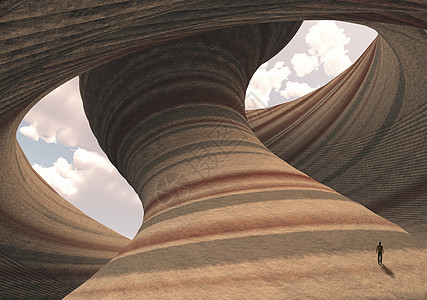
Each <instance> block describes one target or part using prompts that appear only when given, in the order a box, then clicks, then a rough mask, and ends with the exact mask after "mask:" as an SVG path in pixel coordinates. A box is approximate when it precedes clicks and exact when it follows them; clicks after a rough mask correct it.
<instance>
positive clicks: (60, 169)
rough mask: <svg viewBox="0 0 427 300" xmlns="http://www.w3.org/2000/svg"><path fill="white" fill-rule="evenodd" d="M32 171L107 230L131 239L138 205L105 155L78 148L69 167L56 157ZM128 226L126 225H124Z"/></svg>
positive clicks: (123, 180)
mask: <svg viewBox="0 0 427 300" xmlns="http://www.w3.org/2000/svg"><path fill="white" fill-rule="evenodd" d="M33 168H34V170H35V171H36V172H37V173H39V175H40V176H42V177H43V178H44V180H46V182H47V183H49V184H50V185H51V186H52V187H53V188H54V189H55V190H56V191H57V192H58V193H59V194H60V195H61V196H63V197H64V198H66V199H67V200H68V201H69V202H71V203H72V204H73V205H75V206H76V207H77V208H79V209H81V210H82V211H84V212H85V213H86V214H88V215H89V216H91V217H92V218H94V219H95V220H98V221H99V222H101V223H103V224H105V225H106V226H109V227H110V228H112V229H114V230H116V231H118V232H120V233H122V234H125V235H126V236H128V237H133V235H134V234H135V233H136V231H137V229H138V227H139V226H140V224H141V220H142V217H141V212H142V206H141V202H140V200H139V198H138V196H137V195H136V193H135V191H134V190H133V189H132V188H131V187H130V186H129V184H128V183H127V182H126V180H125V179H124V178H123V177H122V176H121V175H120V174H119V173H118V172H117V170H116V169H115V168H114V166H113V165H112V164H111V163H110V162H109V160H108V159H107V157H105V155H101V154H99V153H97V152H94V151H88V150H86V149H82V148H78V149H77V150H76V151H75V152H74V155H73V162H72V163H71V164H70V163H68V162H67V161H66V160H65V159H64V158H62V157H59V158H58V159H57V160H56V162H55V163H54V164H53V165H52V166H50V167H43V166H40V165H38V164H34V165H33ZM126 223H128V225H126Z"/></svg>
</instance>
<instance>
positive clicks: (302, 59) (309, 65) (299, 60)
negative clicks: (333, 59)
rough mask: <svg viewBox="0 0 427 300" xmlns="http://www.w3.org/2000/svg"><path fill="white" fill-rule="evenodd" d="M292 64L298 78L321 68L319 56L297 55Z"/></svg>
mask: <svg viewBox="0 0 427 300" xmlns="http://www.w3.org/2000/svg"><path fill="white" fill-rule="evenodd" d="M291 63H292V66H293V67H294V70H295V72H296V74H297V76H298V77H304V76H305V75H307V74H310V73H311V72H312V71H313V70H317V69H318V68H319V59H318V58H317V55H307V54H306V53H297V54H295V55H294V56H293V57H292V59H291Z"/></svg>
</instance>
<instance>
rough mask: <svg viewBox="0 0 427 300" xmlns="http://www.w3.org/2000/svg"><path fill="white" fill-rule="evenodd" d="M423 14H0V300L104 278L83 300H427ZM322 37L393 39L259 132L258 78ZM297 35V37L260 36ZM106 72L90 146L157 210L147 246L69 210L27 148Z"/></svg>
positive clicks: (401, 10) (233, 6)
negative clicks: (360, 33) (32, 115)
mask: <svg viewBox="0 0 427 300" xmlns="http://www.w3.org/2000/svg"><path fill="white" fill-rule="evenodd" d="M426 11H427V8H426V5H425V3H424V1H421V0H415V1H399V0H398V1H393V2H390V1H387V2H384V1H332V0H323V1H304V2H301V1H287V0H286V1H283V0H281V1H272V0H270V1H269V0H265V1H255V0H247V1H233V2H232V3H231V2H230V3H229V2H223V1H219V2H215V3H213V2H208V1H200V0H198V1H197V0H187V1H161V0H157V1H140V2H136V1H117V0H111V1H108V2H107V1H102V2H99V1H84V2H82V1H47V2H40V1H21V0H6V1H2V2H1V3H0V53H1V55H0V79H1V80H0V95H1V96H0V153H1V154H0V163H1V166H2V167H1V168H0V183H1V184H0V215H1V218H0V223H1V226H0V233H1V239H0V258H1V259H0V298H1V299H17V298H18V299H19V298H21V299H22V298H23V299H59V298H62V297H64V296H65V295H67V294H68V293H70V292H71V291H72V290H74V289H75V288H76V287H78V286H79V285H80V284H81V283H82V282H84V281H85V280H87V279H88V278H90V277H91V276H92V274H94V273H95V272H96V271H97V270H98V269H99V268H101V267H102V266H103V267H102V268H101V269H100V271H99V272H97V273H96V274H95V276H93V277H92V278H91V279H90V280H89V281H87V282H86V283H85V284H83V285H81V286H80V287H79V288H78V289H76V290H75V291H74V292H73V293H72V294H70V296H69V297H70V298H82V299H91V298H100V297H104V298H110V299H125V298H131V299H132V298H133V299H141V298H148V299H153V298H177V299H178V298H197V299H199V298H214V299H217V298H226V299H227V298H229V299H235V298H258V299H259V298H264V299H265V298H267V299H275V298H277V299H283V298H291V299H292V298H293V299H306V298H313V299H327V298H336V299H343V298H348V299H360V298H375V299H381V298H383V299H393V298H396V299H399V298H400V299H401V298H411V299H417V298H419V299H423V298H425V296H426V293H427V287H426V285H425V282H426V281H427V278H426V273H425V268H426V263H425V261H426V253H427V252H426V246H425V244H423V243H421V242H422V241H420V239H419V238H417V237H416V236H418V237H419V236H422V233H423V227H422V226H425V219H424V218H425V200H426V198H427V197H426V191H425V186H426V185H425V184H424V182H425V181H426V175H425V161H426V159H425V158H426V152H425V150H424V149H425V146H424V145H425V124H426V109H425V108H426V106H425V104H426V101H425V96H424V95H425V75H424V69H425V67H424V57H425V30H424V29H425V28H427V25H426V19H427V18H426V16H427V13H426ZM305 19H336V20H343V21H352V22H357V23H361V24H365V25H368V26H370V27H372V28H374V29H375V30H377V31H378V32H379V37H378V38H377V40H376V41H375V42H374V43H373V45H371V47H370V48H369V49H368V51H367V52H366V53H365V54H364V55H363V56H362V58H361V59H360V60H359V61H358V62H357V63H355V65H354V66H353V67H351V68H350V69H349V70H348V71H346V72H345V73H343V74H342V75H341V76H339V77H338V78H336V79H334V80H333V81H332V82H331V83H330V84H329V85H327V86H325V87H324V88H322V89H320V90H318V91H316V92H314V93H313V94H311V95H309V96H307V97H305V98H303V99H300V100H298V101H296V102H293V103H290V104H285V105H282V106H279V107H276V108H272V109H266V110H264V111H256V112H247V114H246V115H245V112H244V110H243V108H244V106H243V97H244V91H245V88H246V85H247V82H248V81H249V79H250V77H251V76H252V74H253V72H254V71H255V69H256V68H257V66H258V65H259V64H260V63H261V62H263V61H265V60H266V59H268V58H269V57H271V56H272V55H274V54H275V53H276V52H277V51H279V50H280V48H281V47H283V46H284V45H285V44H286V43H287V42H288V41H289V40H290V38H291V37H292V35H293V34H294V33H295V31H296V30H297V27H298V24H299V23H298V22H300V21H302V20H305ZM284 21H287V22H288V21H295V22H296V23H292V22H290V23H282V24H280V23H275V24H271V25H256V26H255V25H253V26H243V25H249V24H258V23H271V22H284ZM231 26H240V27H234V28H233V29H224V30H222V29H223V28H229V27H231ZM215 30H220V31H216V32H215ZM190 36H192V37H190ZM131 53H135V54H134V55H130V56H129V54H131ZM117 59H120V60H117ZM104 63H108V64H107V65H105V66H102V67H100V68H96V67H98V66H100V65H102V64H104ZM94 68H96V69H94ZM114 68H115V69H114ZM92 69H93V70H92ZM89 70H92V71H90V72H89V73H87V74H85V75H84V76H83V77H82V79H83V80H82V83H81V84H82V87H83V91H82V93H83V95H84V98H85V100H84V101H85V103H84V104H85V109H86V112H87V114H88V118H89V121H90V123H91V126H92V128H93V131H94V133H95V134H96V136H97V138H98V140H99V143H100V144H101V145H102V147H103V148H104V150H105V151H106V153H107V154H108V156H109V158H110V160H111V161H112V162H113V163H114V164H115V165H116V166H117V168H118V169H119V170H120V172H121V173H122V174H123V175H124V176H125V178H126V179H127V180H128V181H129V183H130V184H131V185H132V186H133V187H134V188H135V190H136V191H137V192H138V194H139V195H140V197H141V199H142V202H143V204H144V208H145V213H146V217H145V220H144V223H143V226H142V228H141V230H140V232H139V233H138V235H137V236H136V238H135V239H134V240H133V241H132V242H130V243H129V240H128V239H126V238H124V237H121V236H120V235H118V234H116V233H114V232H113V231H111V230H109V229H107V228H106V227H104V226H102V225H100V224H99V223H97V222H95V221H94V220H92V219H90V218H89V217H87V216H86V215H84V214H83V213H82V212H80V211H78V210H77V209H76V208H74V207H73V206H72V205H70V204H68V203H67V202H66V201H65V200H64V199H62V198H61V197H60V196H59V195H58V194H57V193H56V192H54V191H53V190H52V189H51V188H50V187H49V185H48V184H46V183H45V182H44V181H43V179H41V178H40V177H39V176H38V175H37V174H36V173H35V172H34V171H33V170H32V168H31V166H30V165H29V163H28V161H27V159H26V158H25V155H24V154H23V153H22V150H21V149H20V148H19V145H18V144H17V142H16V138H15V134H16V130H17V127H18V125H19V123H20V121H21V120H22V118H23V117H24V115H25V113H26V112H28V110H29V109H30V108H31V107H32V106H33V105H34V104H35V103H37V101H39V100H40V99H41V98H42V97H43V96H44V95H46V94H47V93H48V92H50V91H51V90H53V89H54V88H55V87H57V86H59V85H60V84H62V83H64V82H66V81H67V80H69V79H71V78H73V77H74V76H76V75H79V74H82V73H84V72H87V71H89ZM97 82H98V83H99V84H97ZM252 130H253V131H252ZM253 132H255V134H254V133H253ZM263 143H264V144H263ZM270 150H271V151H273V152H271V151H270ZM273 153H274V154H276V155H277V156H276V155H274V154H273ZM283 159H284V160H286V161H287V162H289V163H290V164H291V165H293V166H295V167H296V168H297V169H300V170H302V171H304V172H305V173H306V174H307V175H309V176H310V177H309V176H307V175H306V174H304V173H302V172H301V171H298V170H297V169H295V168H293V167H292V166H291V165H289V164H287V163H286V162H284V160H283ZM423 164H424V165H423ZM312 178H314V179H316V180H317V181H316V180H314V179H312ZM319 181H320V182H322V183H325V184H326V185H328V186H330V187H332V188H333V189H331V188H330V187H327V186H326V185H324V184H321V183H319ZM335 190H336V191H338V192H339V193H341V194H344V195H345V196H347V197H345V196H342V195H341V194H339V193H337V192H336V191H335ZM348 197H350V198H348ZM350 199H351V200H350ZM355 201H357V202H359V203H361V204H363V205H364V206H366V207H368V208H370V209H371V210H373V211H374V212H376V213H378V214H380V215H382V216H383V217H385V218H387V219H388V220H386V219H384V218H382V217H380V216H378V215H377V214H375V213H374V212H372V211H370V210H368V209H366V208H365V207H364V206H362V205H360V204H358V203H357V202H355ZM390 221H394V222H396V223H398V224H400V225H401V226H403V227H404V228H407V230H409V231H410V232H412V233H414V234H416V236H413V235H410V234H408V233H407V232H406V231H405V230H403V229H402V228H401V227H399V226H397V225H395V224H393V223H392V222H390ZM424 232H425V230H424ZM379 240H381V241H382V242H383V244H384V246H385V249H386V250H385V251H386V252H385V256H384V262H385V264H386V266H387V267H385V266H383V267H381V268H380V267H379V266H378V265H377V264H376V257H375V253H374V249H375V245H376V243H377V242H378V241H379ZM113 257H114V258H113ZM111 258H113V259H112V260H111Z"/></svg>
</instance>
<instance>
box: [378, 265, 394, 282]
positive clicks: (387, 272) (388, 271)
mask: <svg viewBox="0 0 427 300" xmlns="http://www.w3.org/2000/svg"><path fill="white" fill-rule="evenodd" d="M378 264H379V265H380V267H381V268H382V269H383V271H384V272H385V273H386V274H387V275H388V276H390V277H392V278H395V277H394V273H393V271H392V270H390V269H389V268H387V267H386V266H385V265H383V263H380V262H379V263H378Z"/></svg>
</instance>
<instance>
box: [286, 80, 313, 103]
mask: <svg viewBox="0 0 427 300" xmlns="http://www.w3.org/2000/svg"><path fill="white" fill-rule="evenodd" d="M315 89H317V87H316V88H313V87H311V86H309V85H308V84H307V83H305V82H303V83H301V82H294V81H288V82H286V88H285V89H284V90H282V91H280V92H279V93H280V95H282V96H283V97H285V98H286V99H288V100H292V99H295V98H298V97H301V96H304V95H306V94H308V93H310V92H312V91H314V90H315Z"/></svg>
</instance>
